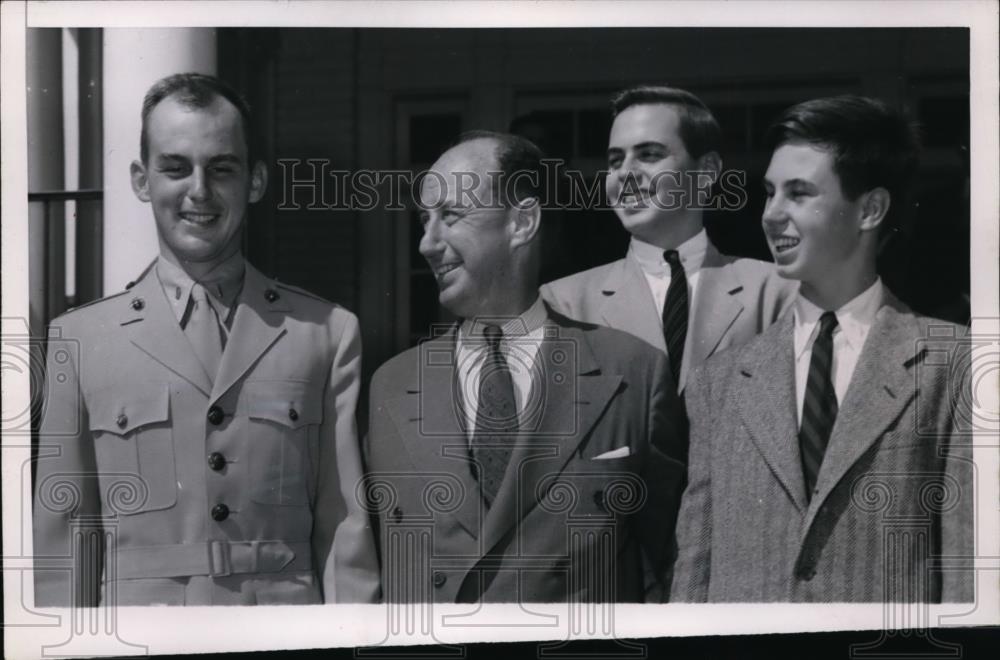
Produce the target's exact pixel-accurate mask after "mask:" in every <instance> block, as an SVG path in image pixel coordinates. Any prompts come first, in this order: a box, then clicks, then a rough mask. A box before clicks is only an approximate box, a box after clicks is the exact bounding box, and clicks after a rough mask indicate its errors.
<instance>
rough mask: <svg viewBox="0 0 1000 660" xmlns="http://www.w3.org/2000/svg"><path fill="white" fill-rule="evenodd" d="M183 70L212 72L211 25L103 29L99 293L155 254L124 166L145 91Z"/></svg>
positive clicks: (148, 221)
mask: <svg viewBox="0 0 1000 660" xmlns="http://www.w3.org/2000/svg"><path fill="white" fill-rule="evenodd" d="M189 71H196V72H198V73H207V74H214V73H215V72H216V50H215V30H214V29H212V28H147V29H132V28H129V29H120V28H106V29H105V30H104V295H110V294H113V293H117V292H118V291H121V290H122V289H123V288H124V287H125V285H126V284H127V283H128V282H129V281H131V280H133V279H135V278H136V276H138V275H139V273H141V272H142V269H143V268H145V267H146V265H147V264H149V262H150V261H151V260H152V259H153V258H154V257H155V256H156V254H157V251H158V248H157V242H156V227H155V225H154V223H153V212H152V210H151V209H150V208H149V205H148V204H144V203H142V202H140V201H139V200H138V199H136V198H135V195H134V194H133V193H132V186H131V183H130V181H129V165H130V164H131V163H132V161H133V160H135V159H137V158H139V129H140V126H141V117H140V112H141V111H142V99H143V96H145V94H146V91H147V90H148V89H149V87H150V85H152V84H153V83H154V82H156V81H157V80H159V79H160V78H162V77H164V76H168V75H170V74H172V73H184V72H189Z"/></svg>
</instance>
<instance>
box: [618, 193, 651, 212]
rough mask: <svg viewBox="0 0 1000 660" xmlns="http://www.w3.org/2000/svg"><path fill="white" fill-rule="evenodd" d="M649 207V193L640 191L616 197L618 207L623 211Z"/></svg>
mask: <svg viewBox="0 0 1000 660" xmlns="http://www.w3.org/2000/svg"><path fill="white" fill-rule="evenodd" d="M647 206H649V193H648V192H647V191H645V190H640V191H639V192H638V193H631V192H628V193H622V194H621V195H619V196H618V207H619V208H623V209H630V210H631V209H644V208H646V207H647Z"/></svg>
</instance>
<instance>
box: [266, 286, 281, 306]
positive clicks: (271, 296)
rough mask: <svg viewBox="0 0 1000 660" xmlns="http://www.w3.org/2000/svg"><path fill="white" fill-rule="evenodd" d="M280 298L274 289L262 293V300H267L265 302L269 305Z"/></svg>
mask: <svg viewBox="0 0 1000 660" xmlns="http://www.w3.org/2000/svg"><path fill="white" fill-rule="evenodd" d="M280 297H281V296H279V295H278V292H277V291H275V290H274V289H268V290H267V291H265V292H264V298H265V300H267V302H270V303H273V302H274V301H275V300H277V299H278V298H280Z"/></svg>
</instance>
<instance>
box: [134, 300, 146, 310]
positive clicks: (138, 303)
mask: <svg viewBox="0 0 1000 660" xmlns="http://www.w3.org/2000/svg"><path fill="white" fill-rule="evenodd" d="M145 306H146V301H145V300H143V299H142V298H133V299H132V309H134V310H135V311H137V312H138V311H139V310H141V309H142V308H143V307H145Z"/></svg>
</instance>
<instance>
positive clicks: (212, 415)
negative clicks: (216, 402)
mask: <svg viewBox="0 0 1000 660" xmlns="http://www.w3.org/2000/svg"><path fill="white" fill-rule="evenodd" d="M223 417H225V415H224V414H223V412H222V408H220V407H219V406H212V407H211V408H209V409H208V421H210V422H211V423H212V424H214V425H215V426H218V425H219V424H221V423H222V418H223Z"/></svg>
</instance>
